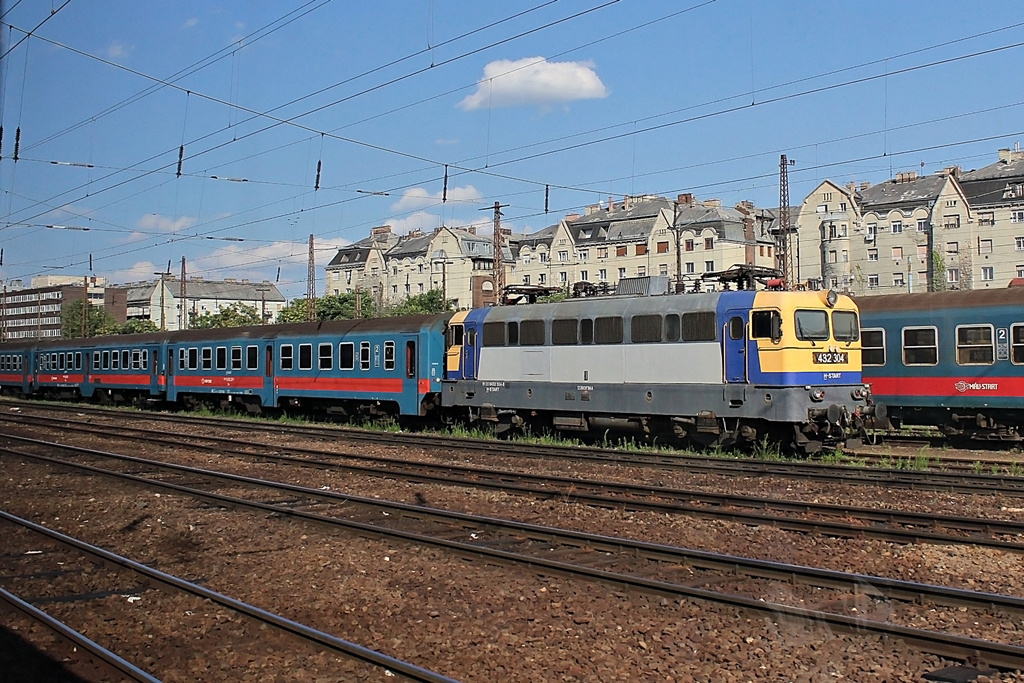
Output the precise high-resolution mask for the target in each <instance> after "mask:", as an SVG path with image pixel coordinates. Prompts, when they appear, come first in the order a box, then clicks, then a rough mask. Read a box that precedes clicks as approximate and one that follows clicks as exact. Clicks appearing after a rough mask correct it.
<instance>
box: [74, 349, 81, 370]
mask: <svg viewBox="0 0 1024 683" xmlns="http://www.w3.org/2000/svg"><path fill="white" fill-rule="evenodd" d="M81 369H82V352H81V351H75V370H81Z"/></svg>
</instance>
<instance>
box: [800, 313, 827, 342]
mask: <svg viewBox="0 0 1024 683" xmlns="http://www.w3.org/2000/svg"><path fill="white" fill-rule="evenodd" d="M795 319H796V338H797V339H802V340H804V341H826V340H827V339H828V313H826V312H825V311H797V312H796V316H795Z"/></svg>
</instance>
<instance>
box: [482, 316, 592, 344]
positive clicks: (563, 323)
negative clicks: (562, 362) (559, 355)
mask: <svg viewBox="0 0 1024 683" xmlns="http://www.w3.org/2000/svg"><path fill="white" fill-rule="evenodd" d="M578 327H579V322H578V321H577V320H576V319H575V318H573V319H571V320H569V319H566V320H552V321H551V343H552V344H554V345H555V346H571V345H574V344H576V342H577V341H578V339H577V337H576V332H577V328H578ZM484 334H487V330H484Z"/></svg>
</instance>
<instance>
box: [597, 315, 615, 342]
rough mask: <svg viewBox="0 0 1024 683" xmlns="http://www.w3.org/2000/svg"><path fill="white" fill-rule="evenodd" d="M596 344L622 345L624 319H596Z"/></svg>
mask: <svg viewBox="0 0 1024 683" xmlns="http://www.w3.org/2000/svg"><path fill="white" fill-rule="evenodd" d="M594 343H595V344H621V343H622V318H595V319H594Z"/></svg>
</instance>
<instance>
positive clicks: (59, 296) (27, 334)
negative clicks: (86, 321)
mask: <svg viewBox="0 0 1024 683" xmlns="http://www.w3.org/2000/svg"><path fill="white" fill-rule="evenodd" d="M106 284H107V280H106V278H102V277H96V276H81V277H75V276H54V275H43V276H38V277H34V278H32V280H31V281H30V285H29V286H28V287H25V286H24V285H23V282H22V281H20V280H16V281H13V282H10V283H7V284H5V285H4V286H3V289H2V292H0V340H2V341H8V340H17V339H59V338H60V337H61V336H62V335H61V314H62V313H63V311H64V306H65V305H67V304H68V303H71V302H72V301H79V300H82V299H86V300H88V301H89V303H90V304H92V305H94V306H104V307H105V308H106V309H107V310H108V311H109V312H110V313H111V314H112V315H113V316H114V318H115V319H116V320H118V322H122V323H123V322H124V320H125V302H124V297H121V296H118V293H117V292H116V291H112V290H111V288H108V287H106Z"/></svg>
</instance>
